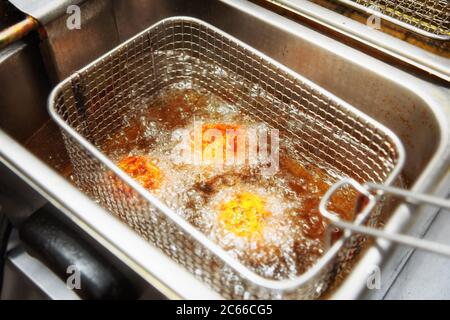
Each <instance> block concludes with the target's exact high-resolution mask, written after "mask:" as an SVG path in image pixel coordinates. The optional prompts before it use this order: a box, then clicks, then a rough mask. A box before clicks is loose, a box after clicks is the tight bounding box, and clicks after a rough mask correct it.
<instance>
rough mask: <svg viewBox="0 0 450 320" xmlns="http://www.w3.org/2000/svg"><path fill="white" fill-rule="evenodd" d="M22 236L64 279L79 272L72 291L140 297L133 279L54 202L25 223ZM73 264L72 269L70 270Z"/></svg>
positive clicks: (91, 296) (104, 296) (34, 253)
mask: <svg viewBox="0 0 450 320" xmlns="http://www.w3.org/2000/svg"><path fill="white" fill-rule="evenodd" d="M19 236H20V239H21V240H22V242H23V244H24V246H25V248H26V250H27V252H28V253H29V254H30V255H32V256H34V257H35V258H37V259H38V260H40V261H41V262H43V263H44V264H45V265H46V266H47V267H48V268H49V269H51V270H52V271H53V272H55V274H57V275H58V277H60V278H61V279H62V280H63V281H66V280H67V279H69V277H71V276H73V275H74V274H75V273H76V272H78V274H79V275H80V282H79V284H80V286H79V288H73V290H74V291H75V292H76V293H77V294H78V295H79V296H80V297H82V298H84V299H136V298H137V297H138V296H139V292H138V290H137V289H136V288H135V286H134V284H133V282H134V281H133V280H131V279H129V278H128V276H127V274H126V273H125V272H123V270H121V268H120V267H118V266H117V265H115V264H114V263H113V262H112V261H111V260H110V259H108V258H107V257H106V256H105V254H104V250H103V251H102V250H99V248H98V246H97V245H96V244H95V242H93V241H92V239H90V238H87V237H86V236H85V235H84V234H80V233H79V232H78V231H77V230H75V229H74V228H73V227H71V226H70V225H69V224H67V223H66V222H65V221H64V220H62V219H61V214H60V213H59V212H58V210H57V209H56V208H54V207H53V206H52V205H50V204H47V205H45V206H44V207H43V208H41V209H40V210H38V211H37V212H36V213H34V214H33V215H32V216H31V217H30V218H29V219H28V220H27V221H26V222H24V223H23V224H22V226H21V227H20V229H19ZM70 266H72V269H68V268H69V267H70ZM72 279H73V278H72ZM71 283H72V284H74V282H71Z"/></svg>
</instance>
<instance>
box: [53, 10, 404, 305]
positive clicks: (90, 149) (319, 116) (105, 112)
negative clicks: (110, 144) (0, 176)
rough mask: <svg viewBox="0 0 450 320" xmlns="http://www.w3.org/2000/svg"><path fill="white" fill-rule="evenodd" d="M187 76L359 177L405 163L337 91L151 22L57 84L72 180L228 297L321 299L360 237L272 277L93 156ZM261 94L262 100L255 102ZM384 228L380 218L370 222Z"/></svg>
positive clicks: (194, 25) (205, 34)
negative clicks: (288, 274) (294, 272)
mask: <svg viewBox="0 0 450 320" xmlns="http://www.w3.org/2000/svg"><path fill="white" fill-rule="evenodd" d="M217 68H219V69H220V70H223V71H224V72H225V73H226V76H223V72H217ZM230 79H233V81H230ZM182 80H184V81H185V80H188V81H190V82H192V83H193V85H198V86H200V87H203V88H206V89H207V90H208V91H211V92H213V93H215V94H217V95H219V96H225V97H228V98H231V99H232V100H233V101H234V102H235V103H236V104H237V105H238V106H240V107H241V108H243V109H244V110H245V111H247V112H248V113H249V114H251V115H252V116H253V117H255V118H257V119H259V120H262V121H263V122H265V123H268V124H269V125H270V126H272V127H274V128H277V129H280V130H284V131H286V132H287V136H290V137H291V138H294V139H295V140H296V141H298V142H297V143H296V148H297V149H298V152H299V154H301V155H303V156H304V157H305V158H307V159H309V160H310V161H314V162H315V163H317V164H319V165H320V164H322V165H323V166H324V167H325V166H326V167H327V168H329V169H333V170H334V171H336V172H339V173H340V174H341V175H343V176H348V177H352V178H354V179H357V180H358V181H362V182H368V181H370V182H375V183H386V184H390V183H391V182H393V180H394V179H395V177H396V176H397V175H398V173H399V171H400V169H401V167H402V165H403V162H404V151H403V147H402V145H401V143H400V141H399V140H398V138H397V137H396V136H395V135H394V134H393V133H392V132H391V131H390V130H388V129H387V128H385V127H384V126H383V125H381V124H379V123H377V122H376V121H374V120H372V119H371V118H369V117H368V116H366V115H364V114H363V113H361V112H359V111H358V110H356V109H355V108H353V107H351V106H350V105H348V104H347V103H345V102H343V101H341V100H340V99H338V98H337V97H335V96H334V95H332V94H330V93H328V92H326V91H325V90H323V89H321V88H320V87H318V86H316V85H314V84H313V83H311V82H310V81H308V80H306V79H304V78H303V77H301V76H299V75H298V74H295V73H294V72H292V71H290V70H289V69H287V68H285V67H283V66H282V65H280V64H278V63H277V62H275V61H273V60H272V59H270V58H268V57H266V56H264V55H263V54H261V53H259V52H257V51H256V50H254V49H252V48H251V47H248V46H247V45H245V44H243V43H242V42H240V41H238V40H236V39H234V38H232V37H231V36H229V35H227V34H225V33H223V32H221V31H220V30H218V29H216V28H214V27H212V26H210V25H208V24H206V23H204V22H201V21H199V20H196V19H193V18H186V17H175V18H169V19H166V20H163V21H162V22H160V23H157V24H156V25H153V26H152V27H150V28H149V29H147V30H145V31H143V32H142V33H140V34H139V35H137V36H135V37H133V38H132V39H130V40H129V41H127V42H126V43H124V44H123V45H120V46H119V47H117V48H116V49H114V50H113V51H111V52H109V53H107V54H106V55H104V56H103V57H101V58H99V59H98V60H96V61H94V62H93V63H91V64H90V65H88V66H87V67H85V68H83V69H81V70H80V71H78V72H76V73H75V74H74V75H72V76H71V77H69V78H68V79H66V80H64V81H63V82H62V83H61V84H59V85H58V86H57V87H56V88H55V89H54V91H53V93H52V95H51V98H50V112H51V115H52V117H53V118H54V120H55V121H56V122H57V123H58V124H59V125H60V126H61V128H62V129H63V134H64V138H65V142H66V147H67V149H68V151H69V155H70V157H71V161H72V164H73V167H74V171H73V174H74V177H75V181H76V183H77V185H78V187H80V188H81V189H82V190H83V191H85V192H86V193H87V194H88V195H90V196H91V197H93V198H94V199H96V200H98V201H99V202H100V204H101V205H102V206H104V207H105V208H107V209H108V210H109V211H110V212H113V213H114V214H116V215H118V216H119V217H121V218H122V220H124V221H126V222H127V224H128V225H130V226H131V227H132V228H133V229H134V230H136V231H137V232H138V233H139V234H140V235H141V236H143V237H144V238H146V239H147V240H149V241H150V242H152V243H154V244H155V245H157V246H158V247H159V248H160V249H161V250H163V251H164V253H166V254H167V255H168V256H170V257H171V258H172V259H173V260H175V261H177V262H178V263H180V264H181V265H183V266H184V267H186V268H187V269H188V270H189V271H191V272H192V273H194V274H195V275H197V277H199V278H200V279H201V280H202V281H203V282H205V283H206V284H208V285H209V286H211V287H212V288H214V289H215V290H216V291H217V292H219V293H220V294H221V295H222V296H223V297H227V298H317V297H319V296H320V295H321V294H322V293H323V292H325V290H326V289H327V287H328V284H329V283H330V282H331V281H332V280H333V278H334V277H335V276H336V274H339V272H340V270H342V269H344V268H345V267H346V265H347V263H350V262H351V261H352V259H353V258H354V256H355V255H356V253H357V252H358V251H359V250H360V249H361V245H362V242H363V241H364V237H363V236H361V235H357V234H355V235H352V236H351V237H350V238H347V239H341V240H340V241H338V242H337V243H335V244H334V245H333V246H332V247H331V248H330V250H328V252H327V253H326V254H325V256H324V257H323V258H321V259H320V260H319V261H318V262H317V264H316V265H315V266H314V267H313V268H311V269H310V270H309V271H308V272H307V273H305V274H303V275H301V276H299V277H298V278H296V279H292V280H283V281H273V280H267V279H264V278H262V277H260V276H258V275H256V274H255V273H253V272H251V271H250V270H249V269H247V268H246V267H245V266H243V265H242V264H240V263H239V262H237V261H235V260H234V259H232V258H231V257H230V256H228V255H227V254H226V252H224V251H223V250H222V249H221V248H220V247H218V246H217V245H215V244H214V243H212V242H211V241H210V240H209V239H207V238H206V237H205V236H204V235H203V234H201V233H200V232H199V231H198V230H196V229H195V228H193V227H192V226H191V225H189V224H188V223H187V222H186V221H184V220H183V219H181V218H180V217H179V216H177V215H176V214H175V213H174V212H173V211H172V210H170V209H169V208H168V207H166V206H165V205H164V204H163V203H161V202H160V201H158V199H156V198H155V197H154V196H152V195H151V194H149V193H148V192H146V191H145V190H144V189H143V188H142V187H141V186H140V185H139V184H138V183H136V182H135V181H133V180H132V179H131V178H130V177H128V176H127V175H126V174H125V173H124V172H122V171H120V170H119V169H118V168H117V167H116V166H115V165H114V164H113V163H112V162H111V161H110V160H109V159H108V158H107V156H105V155H104V154H102V153H101V152H100V151H99V150H98V149H97V148H100V146H101V142H102V141H104V139H105V137H106V135H107V134H108V133H110V132H111V131H112V130H117V129H120V128H125V127H126V125H127V124H126V122H124V121H123V115H124V114H127V113H129V112H131V111H132V109H133V108H134V107H135V106H136V103H140V101H141V100H142V99H143V98H147V99H150V101H151V99H152V97H154V96H155V95H157V94H158V92H159V91H160V90H161V89H163V88H165V87H167V86H169V85H171V84H174V83H177V82H180V81H182ZM233 82H234V83H233ZM255 87H257V88H258V90H261V91H263V92H264V94H262V95H260V96H258V98H255V97H252V95H251V94H250V92H251V91H252V90H255ZM311 119H312V120H311ZM293 124H294V125H293ZM108 172H114V177H113V178H112V177H111V175H110V174H108ZM116 179H121V180H122V181H123V182H124V183H126V184H128V185H129V186H130V187H131V188H132V189H133V190H134V195H133V197H129V196H126V195H125V194H123V193H122V194H121V191H120V190H117V189H118V188H117V185H115V184H114V181H117V180H116ZM118 194H120V196H119V197H118V196H117V195H118ZM374 212H375V211H374ZM377 223H378V216H377V215H376V214H375V213H374V214H373V215H372V216H371V217H370V218H369V224H370V225H373V226H375V225H377Z"/></svg>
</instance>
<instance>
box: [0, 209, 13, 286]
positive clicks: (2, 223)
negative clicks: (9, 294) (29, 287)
mask: <svg viewBox="0 0 450 320" xmlns="http://www.w3.org/2000/svg"><path fill="white" fill-rule="evenodd" d="M11 229H12V227H11V223H10V222H9V220H8V218H7V217H6V215H5V214H3V213H2V211H1V208H0V295H1V292H2V288H3V269H4V266H5V262H6V248H7V247H8V239H9V235H10V234H11Z"/></svg>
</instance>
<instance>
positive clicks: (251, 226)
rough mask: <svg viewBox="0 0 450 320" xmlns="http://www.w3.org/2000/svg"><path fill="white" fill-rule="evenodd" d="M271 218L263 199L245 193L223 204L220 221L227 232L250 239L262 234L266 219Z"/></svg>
mask: <svg viewBox="0 0 450 320" xmlns="http://www.w3.org/2000/svg"><path fill="white" fill-rule="evenodd" d="M270 216H271V213H270V212H269V211H267V210H266V208H265V201H264V199H263V198H261V197H260V196H258V195H255V194H252V193H249V192H244V193H240V194H238V195H236V196H235V197H234V198H233V199H231V200H230V201H228V202H225V203H222V204H221V206H220V211H219V216H218V219H219V223H220V225H221V226H222V227H223V228H225V230H227V231H229V232H231V233H233V234H235V235H236V236H238V237H245V238H248V239H250V238H254V237H255V236H258V235H260V234H261V231H262V229H263V227H264V224H265V219H266V218H268V217H270Z"/></svg>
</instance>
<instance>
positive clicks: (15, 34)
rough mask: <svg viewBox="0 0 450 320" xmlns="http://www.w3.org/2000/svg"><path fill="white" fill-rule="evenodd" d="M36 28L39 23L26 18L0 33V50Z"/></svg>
mask: <svg viewBox="0 0 450 320" xmlns="http://www.w3.org/2000/svg"><path fill="white" fill-rule="evenodd" d="M38 26H39V22H38V21H37V20H36V19H34V18H33V17H30V16H27V17H26V18H25V19H23V20H22V21H20V22H18V23H16V24H14V25H12V26H10V27H8V28H6V29H4V30H2V31H0V49H2V48H4V47H6V46H7V45H9V44H11V43H13V42H15V41H17V40H19V39H22V38H23V37H25V36H26V35H27V34H28V33H30V31H32V30H34V29H36V28H37V27H38Z"/></svg>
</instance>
